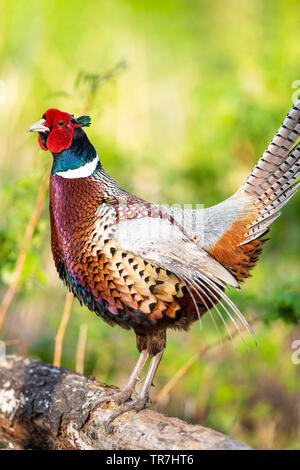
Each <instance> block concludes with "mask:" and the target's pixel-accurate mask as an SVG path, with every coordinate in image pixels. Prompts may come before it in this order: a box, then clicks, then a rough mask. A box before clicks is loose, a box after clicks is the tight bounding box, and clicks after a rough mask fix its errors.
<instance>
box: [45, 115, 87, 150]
mask: <svg viewBox="0 0 300 470" xmlns="http://www.w3.org/2000/svg"><path fill="white" fill-rule="evenodd" d="M43 118H44V119H45V120H46V121H45V126H46V127H48V128H49V129H50V132H49V134H48V136H47V141H46V145H44V143H43V140H42V138H41V136H40V135H39V144H40V147H41V149H42V150H49V151H50V152H51V153H60V152H62V151H63V150H66V149H68V148H69V147H70V146H71V144H72V139H73V131H74V128H76V127H80V126H79V125H78V124H77V123H76V121H75V120H74V118H73V116H72V115H71V114H68V113H63V112H62V111H59V110H58V109H53V108H50V109H48V110H47V111H46V112H45V114H44V116H43Z"/></svg>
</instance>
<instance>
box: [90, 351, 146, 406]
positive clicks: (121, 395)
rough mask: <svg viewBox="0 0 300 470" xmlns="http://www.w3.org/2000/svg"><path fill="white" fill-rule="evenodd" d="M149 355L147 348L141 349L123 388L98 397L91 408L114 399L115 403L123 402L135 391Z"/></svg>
mask: <svg viewBox="0 0 300 470" xmlns="http://www.w3.org/2000/svg"><path fill="white" fill-rule="evenodd" d="M148 357H149V354H148V352H147V350H146V349H145V350H143V351H142V352H141V354H140V357H139V358H138V361H137V363H136V365H135V367H134V369H133V371H132V372H131V374H130V377H129V379H128V380H127V382H126V384H125V385H124V388H123V389H122V390H121V391H120V392H113V393H107V394H105V395H104V396H102V397H100V398H99V399H98V400H97V401H96V402H95V403H94V405H93V408H95V407H97V405H99V404H100V403H104V402H108V401H114V402H116V403H117V404H122V403H125V402H126V401H127V400H128V399H129V398H131V396H132V395H133V394H134V395H136V392H135V386H136V383H137V381H139V380H140V373H141V371H142V370H143V367H144V365H145V363H146V361H147V359H148Z"/></svg>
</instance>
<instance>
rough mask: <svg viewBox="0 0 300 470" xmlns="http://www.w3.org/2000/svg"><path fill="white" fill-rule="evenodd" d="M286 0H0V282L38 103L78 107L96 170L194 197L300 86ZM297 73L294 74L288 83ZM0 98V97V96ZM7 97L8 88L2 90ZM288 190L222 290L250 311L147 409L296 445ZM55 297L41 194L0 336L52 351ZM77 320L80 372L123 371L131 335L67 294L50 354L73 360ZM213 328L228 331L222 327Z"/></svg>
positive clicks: (267, 127) (243, 171) (208, 336)
mask: <svg viewBox="0 0 300 470" xmlns="http://www.w3.org/2000/svg"><path fill="white" fill-rule="evenodd" d="M299 44H300V3H299V1H298V0H294V1H292V0H291V1H289V2H286V1H285V0H282V1H279V0H277V1H276V2H275V1H271V0H263V1H262V0H248V1H246V0H242V1H241V0H236V1H234V0H227V1H226V2H224V1H222V0H213V1H201V0H199V1H191V0H185V1H184V0H163V1H161V0H160V1H156V0H152V1H151V2H149V1H148V0H135V1H134V0H131V1H130V0H113V1H109V0H106V1H91V0H90V1H83V0H72V1H64V2H61V1H58V0H51V1H50V0H48V1H43V0H39V1H36V0H26V1H25V0H24V1H23V0H18V2H15V1H12V0H8V1H4V0H0V80H1V82H0V85H1V86H0V91H1V90H2V92H3V90H4V89H5V90H6V99H4V98H5V97H3V95H2V102H1V100H0V102H1V103H2V104H0V142H1V145H0V185H1V188H0V194H1V199H0V212H1V219H0V296H1V298H2V296H3V295H4V293H5V291H6V289H7V287H8V286H9V284H10V282H11V278H12V272H13V269H14V266H15V262H16V258H17V255H18V251H19V249H20V244H21V241H22V237H23V235H24V231H25V227H26V224H27V222H28V219H29V218H30V216H31V214H32V211H33V207H34V203H35V198H36V194H37V191H38V188H39V185H40V183H41V179H42V177H43V175H44V174H45V171H46V169H47V167H48V165H49V161H50V155H49V154H48V153H46V152H43V151H41V150H40V148H39V146H38V144H37V139H36V137H35V136H32V135H27V134H26V129H27V128H28V126H29V125H30V124H31V123H32V122H35V121H37V120H38V119H40V117H41V116H42V114H43V113H44V111H45V110H46V109H47V108H49V107H58V108H60V109H62V110H65V111H67V112H70V113H73V114H79V113H81V114H82V113H83V112H86V113H88V114H90V115H91V117H92V121H93V125H92V127H91V128H90V129H89V130H88V134H89V136H90V138H91V140H92V141H93V143H94V145H95V147H96V148H97V150H98V153H99V155H100V157H101V161H102V163H103V165H104V167H105V169H106V170H107V171H108V172H109V173H110V174H111V175H112V176H113V177H114V178H115V179H116V180H117V181H118V182H119V184H121V185H122V186H124V187H125V188H126V189H127V190H129V191H132V192H134V193H136V194H137V195H139V196H141V197H143V198H145V199H148V200H150V201H153V202H155V203H169V204H173V203H180V204H184V203H188V204H191V203H199V204H201V203H204V204H205V205H206V206H208V205H211V204H214V203H217V202H220V201H221V200H222V199H224V198H226V197H228V196H230V195H231V194H232V193H233V192H234V191H235V190H236V189H237V188H238V187H239V185H240V184H241V183H242V182H243V180H244V178H245V177H246V176H247V174H248V173H249V171H250V170H251V168H252V166H253V165H254V163H255V161H256V160H257V158H258V157H259V156H260V155H261V154H262V152H263V151H264V149H265V147H266V146H267V144H268V142H269V141H270V139H271V138H272V137H273V134H274V133H275V131H276V130H277V128H278V127H279V125H280V124H281V122H282V120H283V118H284V116H285V114H286V113H287V112H288V110H289V108H290V107H291V105H292V98H293V94H294V96H296V95H297V94H299V92H300V53H299V52H300V48H299ZM297 80H299V82H298V83H297V82H296V81H297ZM0 98H1V96H0ZM4 101H5V102H4ZM299 210H300V197H299V195H296V196H295V197H294V198H293V200H292V201H290V202H289V204H288V205H287V206H286V207H285V208H284V210H283V215H282V217H281V218H280V219H279V220H278V221H276V223H275V224H274V226H273V227H272V231H271V232H272V241H271V242H269V243H268V244H267V245H266V248H265V251H264V253H263V255H262V257H261V260H260V263H259V264H258V266H257V267H256V268H255V271H254V272H253V274H254V276H253V278H251V279H250V280H248V281H247V283H246V284H245V286H244V288H243V290H242V292H239V293H234V292H232V298H233V300H234V301H235V302H236V303H237V305H238V306H239V308H240V309H241V310H242V311H243V312H244V313H245V315H246V318H247V319H248V320H250V321H251V320H253V319H255V318H259V320H256V323H255V325H254V327H255V331H256V335H257V343H258V346H255V345H254V344H253V342H252V341H251V339H250V338H248V337H247V340H248V343H249V346H250V353H248V352H247V350H246V348H245V346H244V344H243V343H242V341H241V340H240V339H238V338H237V341H236V343H237V347H236V348H233V347H232V345H231V344H230V343H229V342H226V341H224V345H223V346H222V345H219V344H218V343H217V346H215V347H213V348H211V349H208V350H207V351H206V352H204V353H203V354H200V356H201V357H200V358H199V359H198V360H196V361H194V363H193V364H192V366H191V367H190V368H189V369H188V370H187V371H186V372H185V374H184V376H183V377H182V378H181V379H180V380H179V381H178V382H177V383H176V384H175V386H174V387H173V389H172V391H171V392H170V393H168V394H165V395H164V397H163V399H161V400H160V401H158V402H157V401H156V402H155V401H154V403H153V404H152V406H153V407H155V408H157V409H159V410H161V411H163V412H165V413H167V414H169V415H172V416H177V417H181V418H183V419H185V420H187V421H190V422H192V423H201V424H204V425H206V426H211V427H213V428H215V429H217V430H220V431H222V432H225V433H227V434H230V435H231V436H233V437H235V438H236V439H239V440H242V441H244V442H246V443H247V444H249V445H252V446H254V447H257V448H289V449H290V448H298V449H299V448H300V365H296V364H293V362H292V359H291V358H292V352H293V350H292V346H291V345H292V342H293V341H294V340H296V339H300V328H299V326H297V318H299V315H300V301H299V240H300V224H299ZM64 299H65V288H64V286H63V285H62V283H61V282H60V281H59V279H58V276H57V274H56V272H55V268H54V265H53V261H52V255H51V252H50V238H49V220H48V208H47V204H45V208H44V211H43V215H42V217H41V219H40V220H39V223H38V226H37V228H36V230H35V233H34V237H33V240H32V243H31V246H30V250H29V252H28V256H27V260H26V263H25V268H24V271H23V274H22V282H21V284H20V289H19V292H18V294H17V296H16V297H15V299H14V301H13V304H12V305H11V306H10V309H9V312H8V314H7V317H6V319H5V323H4V325H3V329H2V331H1V333H0V334H1V338H2V339H5V340H12V339H17V340H18V341H19V342H18V344H15V345H11V346H8V347H7V351H8V352H9V353H25V354H28V355H30V356H34V357H40V358H42V359H43V360H44V361H47V362H52V360H53V344H54V337H55V334H56V332H57V328H58V325H59V321H60V318H61V314H62V310H63V305H64ZM206 317H207V318H206V319H205V320H204V328H203V329H202V330H200V329H199V326H198V325H197V324H195V325H194V326H193V328H192V329H191V330H190V332H189V333H176V332H170V334H169V341H168V348H167V351H166V353H165V355H164V360H163V361H162V363H161V366H160V368H159V372H158V374H157V377H156V386H157V387H156V388H155V389H153V390H152V397H153V398H155V396H156V395H157V393H158V391H159V390H161V389H162V387H163V386H164V385H165V384H166V383H167V382H168V381H169V380H170V379H171V378H172V377H173V376H174V374H175V373H176V372H177V371H178V370H179V369H180V368H181V367H182V366H184V365H185V364H186V363H187V361H188V360H189V359H190V358H191V357H192V356H193V355H195V354H196V353H197V352H200V351H202V350H204V349H205V348H206V347H207V346H208V345H214V344H215V343H216V342H217V341H218V337H217V334H216V332H215V330H214V327H213V325H212V322H211V319H210V318H209V315H207V316H206ZM81 325H87V347H86V352H85V374H87V375H94V376H96V378H97V379H99V380H102V381H105V382H108V383H114V384H118V385H119V386H120V385H122V384H123V383H124V382H125V380H126V377H127V375H128V373H129V371H130V369H131V368H132V366H133V364H134V362H135V360H136V358H137V351H136V348H135V340H134V335H133V334H132V333H131V332H126V331H124V330H122V329H120V328H118V327H116V328H111V327H109V326H107V325H106V324H104V322H102V321H101V320H99V319H98V318H97V317H96V315H94V314H93V313H91V312H89V311H88V310H87V309H86V308H81V307H80V306H79V304H78V303H77V302H74V303H73V309H72V316H71V320H70V323H69V325H68V329H67V332H66V337H65V341H64V349H63V357H62V365H63V366H66V367H69V368H71V369H72V368H73V369H74V367H75V355H76V347H77V341H78V335H79V329H80V326H81ZM219 326H220V330H221V334H222V336H223V337H224V338H225V337H226V332H225V331H224V329H222V326H221V325H219Z"/></svg>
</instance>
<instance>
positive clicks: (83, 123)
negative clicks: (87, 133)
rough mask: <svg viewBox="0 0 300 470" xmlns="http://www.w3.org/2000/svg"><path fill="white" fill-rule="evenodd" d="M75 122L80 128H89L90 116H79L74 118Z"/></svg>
mask: <svg viewBox="0 0 300 470" xmlns="http://www.w3.org/2000/svg"><path fill="white" fill-rule="evenodd" d="M76 121H77V123H78V124H79V125H80V127H89V126H90V125H91V118H90V116H80V117H78V118H76Z"/></svg>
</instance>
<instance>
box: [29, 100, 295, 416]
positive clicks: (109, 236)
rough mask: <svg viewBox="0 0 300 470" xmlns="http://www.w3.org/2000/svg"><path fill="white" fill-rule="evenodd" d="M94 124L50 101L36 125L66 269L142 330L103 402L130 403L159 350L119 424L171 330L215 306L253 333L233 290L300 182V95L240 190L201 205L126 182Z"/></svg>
mask: <svg viewBox="0 0 300 470" xmlns="http://www.w3.org/2000/svg"><path fill="white" fill-rule="evenodd" d="M89 125H90V118H89V117H88V116H81V117H79V118H77V119H76V118H75V117H74V116H73V115H71V114H68V113H65V112H61V111H59V110H58V109H48V110H47V111H46V112H45V114H44V115H43V117H42V119H41V120H40V121H38V122H37V123H35V124H33V125H32V126H31V127H30V128H29V131H30V132H33V131H35V132H38V133H39V139H38V140H39V144H40V146H41V148H42V149H43V150H49V151H50V152H51V153H52V155H53V166H52V171H51V176H50V185H49V199H50V219H51V244H52V252H53V257H54V261H55V265H56V268H57V270H58V273H59V276H60V277H61V278H62V279H63V280H64V282H65V283H66V284H67V286H68V287H69V288H70V289H71V290H72V292H73V294H74V296H75V297H77V298H78V300H79V301H80V302H81V303H82V302H83V303H84V304H85V305H87V307H88V308H89V309H90V310H93V311H95V312H96V313H97V315H99V316H100V317H101V318H102V319H103V320H105V321H106V322H107V323H109V324H110V325H114V324H118V325H120V326H121V327H123V328H125V329H130V328H132V329H133V330H134V332H135V334H136V342H137V348H138V350H139V352H140V356H139V359H138V361H137V363H136V366H135V368H134V370H133V371H132V373H131V375H130V377H129V379H128V381H127V383H126V385H125V387H124V388H123V390H122V391H120V392H116V393H115V394H113V395H108V396H104V397H103V398H102V399H101V400H100V401H109V400H114V401H118V402H123V403H125V402H126V401H127V400H128V398H130V397H131V396H132V395H133V394H134V392H135V386H136V383H137V381H138V380H139V375H140V373H141V371H142V369H143V367H144V365H145V363H146V361H147V359H148V357H149V356H150V357H151V362H150V366H149V369H148V372H147V375H146V378H145V380H144V382H143V383H142V385H141V388H140V390H139V392H138V394H137V396H135V398H134V399H133V400H132V401H129V402H128V403H126V404H124V406H123V407H122V408H121V409H120V410H118V411H117V412H115V413H113V414H112V415H111V417H110V420H109V421H110V422H111V421H112V420H113V419H114V418H115V417H116V416H118V415H119V414H120V413H123V412H125V411H127V410H130V409H135V410H139V409H141V408H143V407H144V406H145V405H146V403H147V401H148V400H149V390H150V387H151V384H152V380H153V377H154V375H155V372H156V369H157V367H158V364H159V362H160V360H161V357H162V355H163V352H164V349H165V346H166V330H167V328H178V329H184V330H187V329H188V327H189V326H190V324H191V323H192V322H194V321H196V320H197V319H198V318H201V316H202V315H203V314H204V313H205V312H206V311H210V310H211V309H212V308H215V309H216V311H217V313H218V315H219V316H220V317H221V318H223V317H222V313H225V314H227V315H228V316H229V318H230V319H231V320H232V321H233V322H234V324H235V326H237V327H238V321H240V322H242V323H243V324H244V326H246V328H247V329H248V330H249V332H250V333H252V331H251V329H250V327H249V325H248V324H247V322H246V320H245V319H244V317H243V316H242V314H241V313H240V312H239V310H238V309H237V307H236V306H235V305H234V304H233V303H232V301H231V300H230V299H229V298H228V297H227V295H226V294H225V293H224V290H225V288H226V287H227V286H232V287H234V288H236V289H238V288H239V284H240V283H241V282H242V281H243V280H244V279H245V278H247V277H248V276H249V271H250V270H251V269H252V268H253V267H254V265H255V263H256V261H257V259H258V257H259V255H260V253H261V251H262V246H263V242H264V240H263V239H262V238H261V237H262V236H263V235H265V234H266V232H267V231H268V230H269V226H270V224H271V223H272V222H273V221H274V220H275V219H276V218H277V217H278V216H279V215H280V213H279V210H280V209H281V207H282V206H283V205H284V204H286V202H287V201H288V200H289V199H290V198H291V197H292V196H293V194H294V193H295V192H296V190H297V189H298V186H299V184H300V182H297V183H295V184H292V183H294V182H295V181H296V179H297V178H298V176H299V166H300V144H298V145H295V143H296V141H297V139H298V137H299V135H300V100H298V101H297V102H296V104H295V105H294V106H293V107H292V109H291V110H290V112H289V113H288V115H287V117H286V118H285V120H284V122H283V124H282V125H281V127H280V128H279V130H278V132H277V133H276V135H275V137H274V139H273V140H272V142H271V143H270V145H269V146H268V148H267V150H266V151H265V152H264V154H263V155H262V157H261V158H260V159H259V161H258V163H257V165H256V166H255V167H254V169H253V170H252V172H251V173H250V175H249V176H248V178H247V180H246V181H245V183H244V184H243V185H242V186H241V187H240V188H239V189H238V191H237V192H236V193H235V194H234V195H233V196H231V197H230V198H229V199H226V200H225V201H223V202H221V203H220V204H217V205H215V206H212V207H209V208H207V209H200V210H181V209H172V208H166V207H160V206H157V205H154V204H151V203H149V202H147V201H144V200H143V199H140V198H139V197H136V196H133V195H132V194H129V193H128V192H126V191H125V190H124V189H122V188H120V187H119V186H118V185H117V183H116V182H115V181H114V180H113V179H112V178H111V177H110V176H109V175H108V174H107V173H105V171H104V169H103V167H102V165H101V163H100V161H99V158H98V155H97V153H96V150H95V149H94V147H93V145H92V144H91V143H90V141H89V139H88V137H87V136H86V134H85V132H84V130H83V129H82V128H83V127H85V126H89ZM222 301H223V302H224V303H222ZM221 312H222V313H221ZM223 321H224V320H223Z"/></svg>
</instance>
